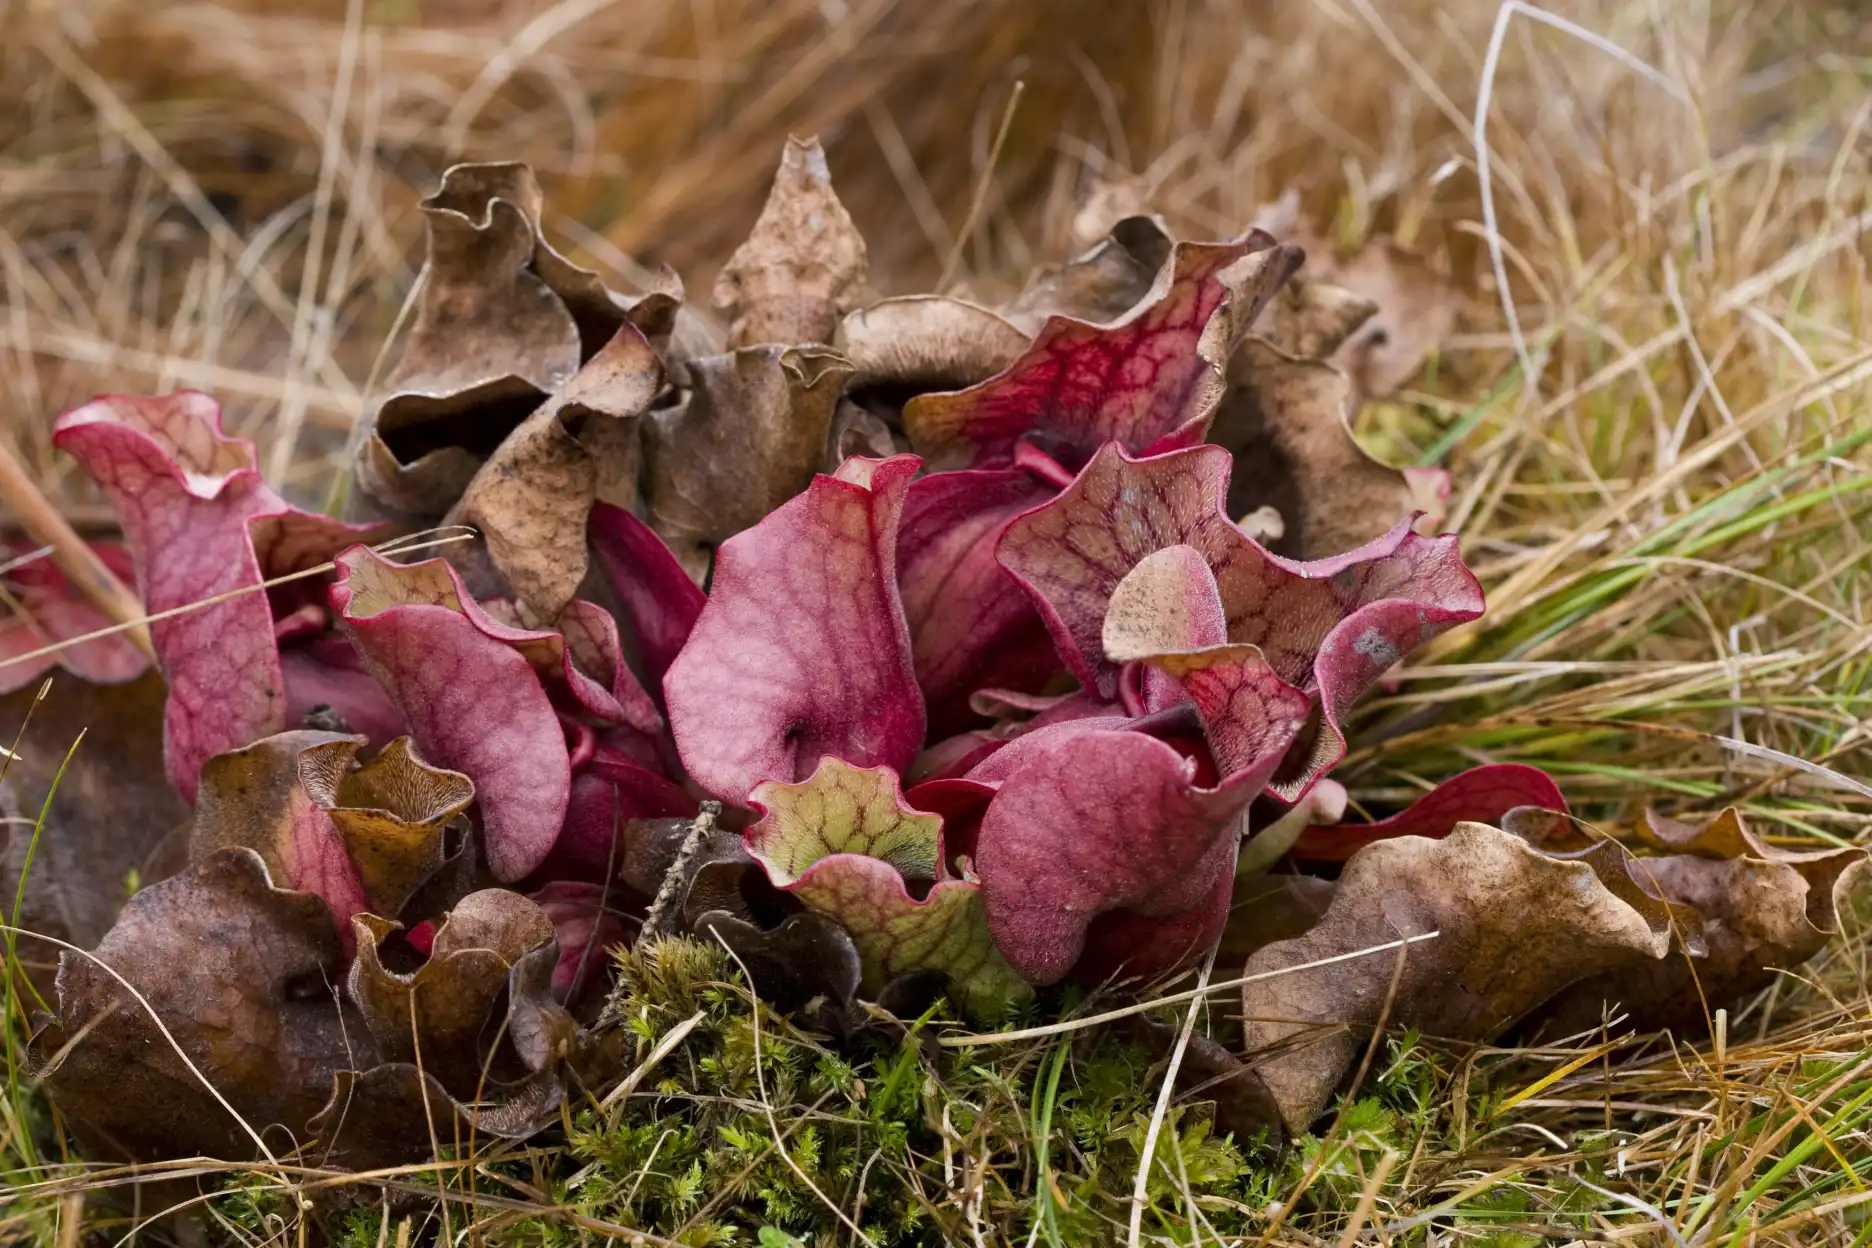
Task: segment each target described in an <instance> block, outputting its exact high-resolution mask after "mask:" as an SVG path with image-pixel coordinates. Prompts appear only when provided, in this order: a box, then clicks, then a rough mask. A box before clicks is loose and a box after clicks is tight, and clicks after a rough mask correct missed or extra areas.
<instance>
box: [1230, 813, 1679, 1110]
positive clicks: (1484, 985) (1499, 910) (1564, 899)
mask: <svg viewBox="0 0 1872 1248" xmlns="http://www.w3.org/2000/svg"><path fill="white" fill-rule="evenodd" d="M1607 868H1608V864H1607V862H1606V860H1605V859H1604V858H1595V859H1593V860H1591V861H1571V860H1566V859H1559V858H1553V857H1549V856H1546V855H1543V854H1541V853H1539V852H1538V851H1536V850H1535V849H1533V848H1532V847H1530V846H1529V845H1528V844H1527V843H1526V842H1524V841H1522V840H1520V839H1519V838H1518V837H1514V836H1511V835H1510V834H1508V833H1506V832H1503V831H1501V830H1499V829H1497V828H1491V827H1488V826H1487V825H1485V824H1479V823H1463V824H1458V825H1457V826H1456V829H1455V831H1453V832H1451V833H1450V835H1449V836H1447V837H1445V838H1444V839H1442V840H1429V839H1426V838H1423V837H1414V836H1411V837H1400V838H1398V839H1396V840H1388V841H1380V842H1378V843H1376V844H1373V845H1368V846H1366V847H1365V848H1364V849H1361V850H1360V851H1359V852H1358V853H1357V854H1355V855H1353V857H1352V859H1351V861H1350V862H1349V863H1347V865H1346V869H1345V872H1344V874H1342V875H1341V876H1340V879H1339V887H1338V891H1337V893H1336V895H1335V896H1334V898H1333V901H1332V904H1331V905H1330V906H1329V907H1328V908H1327V911H1326V914H1325V916H1324V917H1323V918H1321V920H1320V922H1319V924H1318V926H1316V927H1314V928H1313V929H1312V930H1311V931H1309V932H1307V933H1306V934H1305V935H1303V936H1300V937H1298V938H1296V939H1293V940H1286V941H1281V942H1279V943H1277V944H1272V945H1268V946H1266V947H1265V948H1263V949H1261V950H1260V951H1259V952H1257V953H1256V954H1254V955H1253V956H1252V957H1250V958H1249V959H1248V963H1247V967H1246V970H1245V973H1246V974H1248V975H1265V974H1267V973H1269V972H1276V971H1281V970H1283V969H1285V968H1289V967H1298V966H1301V965H1302V964H1305V963H1310V962H1316V961H1319V960H1321V959H1324V958H1330V957H1336V956H1339V955H1342V954H1348V953H1354V952H1357V951H1360V950H1368V949H1373V948H1375V947H1377V946H1380V945H1384V944H1387V943H1389V942H1393V941H1396V940H1399V939H1401V938H1404V937H1410V936H1422V935H1425V934H1427V933H1430V932H1436V933H1438V935H1437V936H1436V937H1435V938H1434V939H1428V940H1422V941H1418V942H1415V943H1413V944H1409V945H1405V946H1403V947H1402V948H1401V949H1400V950H1394V951H1387V952H1384V953H1376V954H1368V955H1367V956H1364V957H1359V958H1354V959H1352V960H1350V961H1345V962H1339V963H1335V964H1333V965H1329V966H1320V967H1313V968H1311V969H1306V970H1296V971H1293V972H1291V973H1289V974H1280V975H1275V976H1273V977H1272V978H1264V979H1260V980H1257V981H1255V982H1252V983H1250V984H1248V985H1247V986H1246V987H1245V988H1244V989H1243V991H1242V1006H1243V1013H1244V1019H1245V1021H1244V1028H1245V1033H1246V1038H1247V1041H1248V1048H1249V1051H1250V1055H1251V1057H1255V1058H1256V1061H1255V1069H1256V1072H1257V1074H1258V1075H1259V1077H1260V1078H1261V1079H1262V1080H1263V1081H1264V1082H1265V1083H1266V1085H1267V1087H1268V1089H1269V1091H1270V1092H1271V1093H1272V1095H1273V1097H1274V1100H1275V1101H1276V1103H1277V1104H1278V1105H1279V1106H1280V1112H1281V1117H1282V1120H1283V1121H1284V1122H1285V1124H1286V1127H1287V1129H1288V1130H1289V1131H1290V1132H1294V1133H1298V1132H1300V1131H1304V1130H1305V1129H1306V1128H1307V1126H1308V1125H1309V1124H1310V1123H1311V1122H1312V1121H1313V1119H1314V1118H1316V1117H1317V1116H1318V1115H1319V1113H1320V1111H1321V1110H1323V1109H1324V1108H1325V1107H1326V1106H1327V1104H1328V1103H1329V1102H1330V1100H1331V1098H1332V1094H1333V1092H1334V1090H1335V1089H1336V1088H1337V1087H1338V1085H1339V1081H1340V1079H1341V1078H1342V1077H1343V1076H1344V1075H1345V1074H1346V1072H1347V1071H1348V1070H1349V1069H1350V1068H1351V1066H1352V1063H1353V1061H1354V1060H1355V1059H1356V1058H1357V1055H1358V1052H1359V1049H1360V1046H1361V1045H1362V1044H1364V1043H1365V1038H1364V1036H1363V1035H1361V1034H1360V1032H1361V1031H1364V1030H1366V1029H1369V1028H1370V1027H1372V1026H1374V1025H1375V1024H1376V1023H1377V1022H1378V1021H1379V1018H1380V1016H1381V1015H1384V1014H1385V1012H1386V1008H1387V1004H1389V1015H1388V1018H1389V1021H1390V1023H1391V1024H1392V1025H1395V1026H1401V1027H1415V1028H1418V1029H1419V1030H1421V1031H1423V1032H1424V1033H1425V1034H1426V1035H1429V1036H1432V1037H1438V1038H1443V1039H1448V1040H1455V1041H1482V1040H1487V1039H1489V1038H1491V1037H1493V1036H1495V1035H1498V1034H1499V1033H1500V1032H1501V1031H1502V1030H1503V1029H1504V1028H1506V1027H1507V1026H1508V1025H1509V1024H1511V1023H1513V1022H1514V1021H1515V1020H1516V1019H1519V1018H1521V1017H1522V1016H1524V1015H1526V1014H1527V1013H1528V1012H1529V1011H1531V1010H1533V1009H1534V1008H1535V1007H1537V1006H1539V1005H1540V1004H1541V1003H1542V1002H1544V1001H1546V1000H1548V999H1549V998H1550V997H1552V996H1554V995H1555V994H1556V993H1557V992H1559V991H1560V990H1562V989H1563V988H1565V987H1566V986H1567V985H1569V984H1572V983H1575V982H1577V981H1580V980H1582V979H1586V978H1588V977H1592V976H1596V975H1601V974H1604V973H1606V972H1608V971H1611V970H1615V969H1617V968H1620V967H1624V966H1629V965H1633V964H1637V963H1648V962H1655V961H1657V960H1658V959H1660V958H1662V957H1663V956H1664V955H1665V953H1666V951H1667V949H1668V948H1669V944H1670V933H1671V917H1670V914H1669V913H1668V912H1667V911H1666V909H1665V908H1664V907H1663V906H1662V905H1655V906H1646V907H1645V908H1644V910H1642V911H1641V910H1639V909H1634V908H1633V906H1632V905H1630V904H1628V903H1627V902H1626V901H1625V900H1621V898H1620V897H1619V895H1618V894H1617V893H1616V892H1615V891H1614V890H1613V889H1612V888H1609V887H1608V886H1607V884H1606V882H1605V880H1604V879H1603V878H1602V877H1601V876H1600V875H1599V874H1598V872H1599V871H1600V870H1606V869H1607ZM1622 887H1623V885H1621V888H1622ZM1400 958H1402V967H1401V970H1400V968H1399V959H1400ZM1394 974H1395V975H1396V976H1397V978H1396V992H1395V995H1393V994H1391V993H1390V987H1391V984H1392V981H1393V975H1394ZM1388 997H1389V998H1390V999H1389V1002H1387V998H1388Z"/></svg>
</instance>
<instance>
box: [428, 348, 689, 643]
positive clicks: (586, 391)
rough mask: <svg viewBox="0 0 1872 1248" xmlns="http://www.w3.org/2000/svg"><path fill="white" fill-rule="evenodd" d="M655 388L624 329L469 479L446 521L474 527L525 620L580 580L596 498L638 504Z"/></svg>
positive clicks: (652, 367)
mask: <svg viewBox="0 0 1872 1248" xmlns="http://www.w3.org/2000/svg"><path fill="white" fill-rule="evenodd" d="M662 388H663V366H662V363H661V362H660V361H659V360H658V359H657V354H656V350H655V349H654V348H653V347H652V346H651V345H650V340H649V339H648V338H646V337H645V336H644V334H643V332H642V331H641V330H639V329H638V328H637V327H636V326H635V325H626V326H624V327H623V328H622V329H620V330H619V331H618V332H617V336H616V337H614V338H612V339H611V341H610V342H609V343H607V344H605V346H604V348H603V349H602V350H600V351H599V352H598V354H597V355H595V356H593V357H592V359H591V361H590V362H589V363H588V364H586V365H585V367H583V368H581V369H580V370H579V371H578V374H577V375H576V376H575V377H573V378H572V380H571V381H569V382H567V383H566V385H565V386H564V387H563V388H562V389H560V390H559V391H558V393H556V394H554V395H553V397H552V398H550V399H548V400H547V401H546V402H545V403H544V404H542V405H541V406H540V407H539V408H538V410H536V411H534V412H533V414H532V415H530V416H528V417H527V418H526V419H525V420H524V421H522V422H521V424H520V426H519V428H517V429H515V430H514V431H513V432H512V433H511V434H509V435H508V437H507V439H506V441H504V442H502V443H501V444H500V446H499V447H498V448H496V449H495V451H494V453H493V454H492V455H490V456H489V457H488V461H487V463H485V464H484V465H482V467H481V470H480V471H479V472H477V473H476V474H475V477H474V480H472V481H470V482H469V483H468V487H467V489H466V491H465V492H464V493H463V494H462V497H461V499H460V501H458V502H457V503H456V504H455V506H454V508H453V509H452V510H451V511H450V512H449V515H448V516H447V518H446V519H445V521H444V523H446V524H465V525H471V526H473V527H475V528H477V529H479V530H480V531H481V535H482V537H483V538H484V539H485V540H486V542H487V554H488V557H489V558H490V559H491V560H492V561H493V563H494V567H495V569H496V570H497V571H498V572H499V573H500V575H501V577H502V579H503V580H504V581H505V582H506V586H507V588H508V589H509V590H511V591H512V593H513V595H514V596H515V597H516V598H517V599H518V600H519V603H520V606H521V618H522V619H523V620H524V621H526V622H528V623H531V624H541V623H544V622H548V621H551V620H554V619H557V618H558V616H559V613H560V611H561V610H563V609H564V607H565V605H566V604H567V603H568V602H570V601H572V598H573V596H574V595H576V594H577V592H578V587H579V583H580V582H581V581H583V580H584V579H585V569H586V551H585V522H586V518H587V516H589V515H590V513H591V508H592V503H593V502H594V501H596V500H597V499H598V498H599V496H600V484H601V483H603V484H604V487H605V488H604V491H603V492H604V493H605V494H606V495H607V496H608V497H606V498H605V500H604V501H606V502H608V503H611V504H612V505H613V506H618V507H624V508H630V507H632V506H634V505H635V503H636V501H637V500H636V492H637V491H636V482H637V475H638V459H639V451H638V445H639V441H638V438H639V430H638V424H637V422H638V419H639V418H640V417H641V416H642V415H643V413H644V412H646V411H647V410H649V407H650V404H651V403H652V402H653V401H654V400H655V399H656V397H657V394H658V393H659V392H660V391H661V390H662Z"/></svg>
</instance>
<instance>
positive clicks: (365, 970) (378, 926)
mask: <svg viewBox="0 0 1872 1248" xmlns="http://www.w3.org/2000/svg"><path fill="white" fill-rule="evenodd" d="M395 927H396V925H395V924H394V923H391V922H389V921H387V920H384V919H380V918H377V917H376V916H374V915H360V916H359V917H358V918H356V919H355V920H353V930H354V934H355V937H356V940H357V960H356V961H354V962H353V963H352V964H351V974H350V978H349V980H348V981H347V987H348V989H349V993H350V997H351V1000H352V1001H353V1002H355V1003H356V1005H357V1007H358V1009H359V1011H360V1012H361V1013H362V1014H363V1016H364V1023H365V1025H366V1026H367V1027H368V1028H369V1029H370V1036H371V1040H372V1042H373V1043H374V1044H375V1045H376V1046H377V1051H378V1052H379V1053H380V1054H381V1055H382V1057H383V1059H384V1060H385V1061H391V1062H409V1063H412V1064H414V1063H417V1062H418V1061H420V1063H421V1065H422V1066H423V1068H424V1069H426V1070H429V1071H432V1072H433V1073H434V1074H435V1076H436V1078H437V1079H439V1080H440V1081H441V1083H442V1085H443V1086H444V1087H445V1088H448V1089H450V1090H452V1091H453V1092H455V1093H456V1094H457V1095H459V1096H464V1097H465V1096H472V1095H473V1094H474V1090H475V1087H476V1085H477V1083H479V1082H480V1080H481V1078H482V1075H483V1072H484V1069H485V1068H486V1066H487V1064H488V1047H489V1046H490V1045H491V1044H492V1042H493V1041H494V1040H496V1039H497V1038H501V1037H496V1035H495V1034H494V1033H495V1031H496V1030H497V1028H496V1027H494V1026H490V1025H489V1024H490V1021H491V1019H492V1016H493V1013H494V1010H495V1007H496V1005H498V1004H500V1003H501V1001H502V998H503V993H504V990H505V989H506V988H507V986H508V977H509V973H510V972H511V971H512V970H513V969H514V967H515V966H516V965H517V964H518V963H519V961H520V960H521V958H522V957H523V956H524V955H526V954H529V953H531V952H533V951H534V950H536V949H541V948H545V947H547V946H550V945H551V944H552V942H553V939H554V932H553V924H552V920H551V919H549V918H548V917H547V916H546V912H545V911H544V910H542V909H540V907H539V906H538V905H536V904H534V903H533V902H532V901H529V900H528V899H527V898H525V897H522V896H521V895H520V894H518V893H510V892H508V891H507V890H505V889H499V888H490V889H484V890H482V891H480V892H477V893H471V894H469V895H468V896H467V897H465V898H463V899H462V901H461V904H459V905H458V906H456V907H455V909H454V910H452V911H451V912H450V913H449V916H448V918H447V919H445V920H444V921H443V923H442V925H441V926H440V927H439V928H438V929H437V930H436V934H435V943H434V945H433V946H432V947H431V948H430V950H429V956H428V959H427V960H426V961H424V962H423V963H422V965H421V966H419V967H417V968H416V969H415V970H414V971H411V972H409V973H398V972H395V971H392V970H389V969H387V968H386V967H385V965H384V962H383V958H382V956H381V955H380V950H379V946H380V945H381V944H382V942H383V941H384V939H385V938H386V937H387V936H389V934H390V933H391V932H392V931H394V930H395ZM557 960H558V954H557V952H556V951H554V952H553V953H552V962H557ZM548 965H549V966H550V965H551V963H549V964H548ZM549 982H550V981H549ZM544 987H546V985H538V984H535V985H534V988H535V990H536V991H538V990H540V989H542V988H544ZM509 1008H510V1009H511V1008H514V1005H513V1003H511V1002H510V1003H509ZM512 1073H513V1072H512V1071H508V1070H503V1069H501V1068H500V1066H498V1065H495V1066H494V1067H493V1071H492V1075H493V1077H494V1078H495V1079H497V1080H499V1079H501V1078H503V1077H504V1076H510V1075H511V1074H512Z"/></svg>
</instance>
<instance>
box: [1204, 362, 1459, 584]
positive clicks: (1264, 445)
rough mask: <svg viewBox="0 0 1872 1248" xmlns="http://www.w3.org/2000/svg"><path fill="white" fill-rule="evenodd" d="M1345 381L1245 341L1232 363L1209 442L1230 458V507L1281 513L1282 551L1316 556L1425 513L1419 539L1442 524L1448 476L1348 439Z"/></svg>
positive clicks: (1240, 512)
mask: <svg viewBox="0 0 1872 1248" xmlns="http://www.w3.org/2000/svg"><path fill="white" fill-rule="evenodd" d="M1350 415H1351V384H1350V382H1349V381H1348V380H1347V379H1346V376H1345V374H1343V373H1341V372H1340V371H1339V370H1338V369H1336V368H1334V367H1332V366H1331V365H1329V364H1325V363H1322V362H1320V361H1319V360H1310V359H1300V358H1296V357H1294V356H1291V355H1288V354H1285V353H1283V352H1282V351H1280V350H1279V349H1277V348H1275V347H1273V346H1271V345H1269V344H1268V343H1266V342H1263V341H1261V340H1260V339H1258V338H1255V337H1252V336H1251V337H1249V338H1248V340H1247V341H1246V342H1244V343H1243V344H1242V346H1241V349H1240V350H1238V351H1237V352H1236V353H1235V354H1234V356H1232V357H1231V358H1230V360H1229V365H1228V391H1227V393H1226V394H1225V395H1224V396H1223V398H1222V402H1221V406H1220V407H1219V408H1218V409H1217V411H1216V418H1215V422H1214V424H1213V425H1212V426H1211V427H1210V439H1211V441H1213V442H1215V443H1216V444H1217V445H1218V446H1221V447H1223V448H1224V449H1226V450H1227V451H1228V452H1229V453H1230V454H1231V455H1233V456H1234V457H1235V473H1234V475H1233V477H1232V478H1231V480H1230V483H1229V493H1228V511H1229V514H1230V515H1232V516H1245V515H1247V514H1249V513H1250V512H1252V511H1254V510H1255V509H1256V508H1258V507H1272V508H1274V510H1275V511H1276V512H1278V513H1279V514H1280V517H1281V520H1282V522H1283V523H1282V536H1281V537H1280V538H1279V539H1278V540H1276V541H1274V542H1273V543H1271V545H1272V548H1273V549H1274V550H1275V551H1276V552H1278V553H1280V554H1283V555H1290V556H1293V557H1295V558H1299V559H1319V558H1322V557H1324V556H1327V555H1332V554H1337V553H1339V552H1340V551H1344V550H1350V549H1352V548H1353V547H1355V546H1359V545H1362V544H1364V543H1365V542H1368V541H1371V540H1372V539H1373V538H1375V537H1379V536H1381V535H1382V534H1383V533H1385V532H1386V531H1387V530H1389V529H1390V528H1391V526H1393V525H1395V524H1396V523H1397V522H1398V521H1399V520H1400V519H1402V518H1404V517H1406V516H1410V515H1413V514H1414V513H1421V518H1420V519H1419V520H1418V521H1417V523H1416V526H1415V527H1416V529H1417V531H1418V532H1420V533H1434V532H1435V531H1436V530H1437V528H1438V527H1439V526H1440V525H1441V524H1442V522H1443V517H1444V515H1445V513H1446V511H1447V500H1448V497H1449V474H1448V473H1446V472H1444V471H1442V470H1441V469H1435V468H1404V469H1397V468H1392V467H1389V466H1388V465H1386V464H1383V463H1380V462H1379V461H1378V460H1377V459H1374V458H1373V457H1372V456H1371V454H1370V453H1369V452H1367V451H1366V450H1365V448H1363V447H1362V446H1360V445H1359V443H1358V439H1357V438H1356V437H1354V436H1353V433H1352V426H1351V423H1350Z"/></svg>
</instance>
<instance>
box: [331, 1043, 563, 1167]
mask: <svg viewBox="0 0 1872 1248" xmlns="http://www.w3.org/2000/svg"><path fill="white" fill-rule="evenodd" d="M487 1091H489V1092H495V1091H498V1093H499V1099H494V1098H493V1097H492V1096H490V1097H489V1099H488V1100H486V1101H477V1102H475V1103H472V1104H471V1103H467V1102H465V1101H463V1100H458V1099H457V1098H456V1097H454V1096H451V1095H450V1094H449V1091H448V1089H447V1088H445V1087H443V1086H442V1082H441V1080H439V1079H437V1078H436V1077H435V1076H434V1075H431V1074H429V1073H427V1072H426V1071H424V1070H421V1069H419V1068H417V1067H416V1066H414V1065H412V1064H410V1063H408V1062H386V1063H384V1064H383V1065H381V1066H373V1067H371V1068H370V1069H368V1070H363V1071H357V1070H341V1071H339V1072H338V1074H337V1077H336V1079H335V1081H334V1085H333V1088H332V1093H331V1098H330V1099H329V1100H328V1101H327V1102H326V1103H325V1105H324V1106H323V1107H322V1108H321V1109H320V1110H319V1112H318V1113H317V1114H316V1115H315V1116H314V1117H313V1118H312V1119H311V1121H310V1122H309V1123H308V1124H307V1129H308V1130H309V1131H310V1132H311V1134H312V1135H313V1136H314V1137H315V1138H316V1140H317V1147H316V1150H315V1155H316V1156H317V1157H318V1158H319V1160H320V1162H321V1163H322V1164H324V1165H327V1166H342V1167H344V1168H346V1169H349V1170H360V1171H363V1170H383V1169H388V1168H389V1167H392V1166H401V1165H411V1164H414V1163H416V1162H420V1161H427V1160H428V1159H429V1157H430V1155H431V1153H432V1152H433V1151H434V1148H435V1147H436V1146H438V1145H439V1146H440V1147H442V1148H447V1149H453V1150H455V1152H456V1153H457V1155H462V1154H465V1153H467V1152H468V1151H469V1146H470V1144H472V1143H474V1142H476V1141H488V1140H492V1139H507V1140H523V1139H525V1138H526V1137H527V1136H529V1135H533V1134H535V1133H537V1132H539V1131H540V1130H542V1129H543V1128H544V1127H546V1126H547V1125H548V1124H549V1123H551V1122H553V1121H554V1120H555V1119H556V1118H557V1117H558V1115H559V1106H560V1103H561V1102H562V1101H563V1100H564V1087H563V1085H562V1084H561V1083H560V1081H559V1080H558V1079H557V1078H556V1077H554V1076H553V1075H551V1074H550V1073H545V1072H543V1073H541V1074H540V1075H536V1076H533V1077H531V1078H529V1079H526V1080H524V1081H522V1082H521V1083H519V1084H517V1085H515V1086H513V1087H511V1088H503V1089H498V1090H495V1089H489V1090H487Z"/></svg>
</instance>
